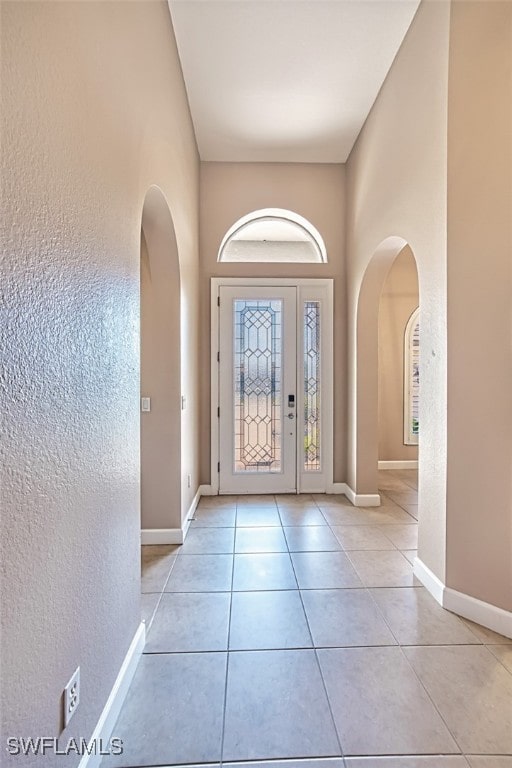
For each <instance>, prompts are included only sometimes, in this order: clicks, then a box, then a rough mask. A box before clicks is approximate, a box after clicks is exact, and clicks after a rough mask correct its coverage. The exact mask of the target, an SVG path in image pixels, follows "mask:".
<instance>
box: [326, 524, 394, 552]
mask: <svg viewBox="0 0 512 768" xmlns="http://www.w3.org/2000/svg"><path fill="white" fill-rule="evenodd" d="M331 527H332V530H333V533H334V534H335V536H336V537H337V539H338V541H339V542H340V544H341V546H342V547H343V549H345V550H351V549H374V550H378V549H388V550H393V549H395V545H394V544H393V542H392V541H390V540H389V539H388V537H387V536H385V535H384V534H383V533H382V531H381V529H380V528H379V527H377V526H376V525H333V526H331Z"/></svg>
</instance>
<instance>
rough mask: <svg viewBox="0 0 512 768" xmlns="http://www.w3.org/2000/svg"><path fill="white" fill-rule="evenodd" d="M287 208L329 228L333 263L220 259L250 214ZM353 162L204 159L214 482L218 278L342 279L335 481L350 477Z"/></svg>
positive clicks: (205, 316) (205, 405)
mask: <svg viewBox="0 0 512 768" xmlns="http://www.w3.org/2000/svg"><path fill="white" fill-rule="evenodd" d="M262 208H285V209H287V210H291V211H294V212H295V213H298V214H300V215H301V216H304V218H306V219H307V220H308V221H310V222H311V224H313V226H314V227H316V229H317V230H318V231H319V232H320V234H321V235H322V237H323V239H324V242H325V246H326V249H327V256H328V263H327V264H288V263H285V264H283V263H280V264H268V263H265V264H251V263H247V264H234V263H218V262H217V256H218V253H219V247H220V244H221V242H222V238H223V237H224V235H225V234H226V232H227V231H228V229H229V228H230V227H231V226H232V225H233V224H234V223H235V222H236V221H238V219H240V218H241V217H242V216H244V215H246V214H248V213H251V212H252V211H257V210H260V209H262ZM344 212H345V168H344V166H343V165H329V164H325V165H316V164H308V163H303V164H299V163H289V164H282V163H201V206H200V220H201V237H200V253H201V257H200V258H201V338H202V339H204V342H203V344H202V345H201V370H202V371H204V378H203V382H202V389H201V425H202V426H201V431H202V433H203V434H204V435H205V439H204V441H203V442H202V448H201V477H202V482H204V483H209V482H210V440H209V436H210V343H209V340H210V278H211V277H263V276H265V277H288V276H292V277H332V278H334V350H335V352H334V414H333V419H334V480H335V481H336V482H343V481H344V480H345V441H346V358H345V355H346V344H345V340H346V303H345V295H346V294H345V279H344V277H345V263H344V236H345V230H344Z"/></svg>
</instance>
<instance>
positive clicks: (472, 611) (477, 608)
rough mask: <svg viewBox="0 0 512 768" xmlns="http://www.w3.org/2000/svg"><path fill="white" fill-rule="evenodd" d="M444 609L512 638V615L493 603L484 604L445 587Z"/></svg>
mask: <svg viewBox="0 0 512 768" xmlns="http://www.w3.org/2000/svg"><path fill="white" fill-rule="evenodd" d="M443 607H444V608H446V609H447V610H448V611H453V613H457V614H458V615H459V616H464V618H465V619H470V620H471V621H474V622H475V623H476V624H481V625H482V626H483V627H487V628H488V629H492V630H493V632H498V634H500V635H505V637H511V638H512V613H511V612H510V611H505V610H504V609H503V608H498V607H497V606H496V605H491V603H484V601H483V600H478V599H477V598H476V597H471V595H466V594H464V593H463V592H457V590H455V589H451V588H450V587H445V591H444V606H443Z"/></svg>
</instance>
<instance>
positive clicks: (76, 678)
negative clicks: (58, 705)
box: [64, 667, 80, 728]
mask: <svg viewBox="0 0 512 768" xmlns="http://www.w3.org/2000/svg"><path fill="white" fill-rule="evenodd" d="M79 703H80V667H77V668H76V669H75V671H74V672H73V675H72V677H71V679H70V681H69V683H68V684H67V685H66V687H65V688H64V728H65V727H66V726H67V724H68V723H69V721H70V720H71V718H72V717H73V715H74V714H75V712H76V710H77V709H78V705H79Z"/></svg>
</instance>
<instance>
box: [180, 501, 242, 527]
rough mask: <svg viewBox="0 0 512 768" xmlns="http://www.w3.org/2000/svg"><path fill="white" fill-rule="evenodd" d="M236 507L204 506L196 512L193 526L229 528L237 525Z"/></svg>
mask: <svg viewBox="0 0 512 768" xmlns="http://www.w3.org/2000/svg"><path fill="white" fill-rule="evenodd" d="M235 518H236V507H235V506H234V505H233V506H232V507H222V506H211V507H208V506H202V507H198V508H197V509H196V511H195V513H194V519H193V520H192V523H191V527H194V528H210V527H211V528H229V527H233V526H234V525H235Z"/></svg>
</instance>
